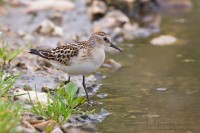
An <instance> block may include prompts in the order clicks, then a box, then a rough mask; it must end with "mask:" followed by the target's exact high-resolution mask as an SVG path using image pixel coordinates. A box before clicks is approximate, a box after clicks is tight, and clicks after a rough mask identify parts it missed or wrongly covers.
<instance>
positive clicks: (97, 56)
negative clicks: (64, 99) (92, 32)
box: [52, 48, 105, 75]
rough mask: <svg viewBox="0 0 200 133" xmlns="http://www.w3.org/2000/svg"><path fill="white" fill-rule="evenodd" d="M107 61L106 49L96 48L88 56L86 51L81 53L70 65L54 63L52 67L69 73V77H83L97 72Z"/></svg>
mask: <svg viewBox="0 0 200 133" xmlns="http://www.w3.org/2000/svg"><path fill="white" fill-rule="evenodd" d="M104 60H105V51H104V49H100V48H94V49H92V50H91V51H90V53H89V54H88V53H87V52H86V51H85V50H82V51H80V53H79V54H78V56H76V57H73V58H72V59H71V64H70V65H63V64H60V63H57V62H54V61H53V62H52V65H54V66H55V67H57V68H58V69H61V70H62V71H64V72H66V73H68V74H69V75H83V74H87V73H91V72H94V71H96V70H97V69H98V68H99V67H100V66H101V65H102V64H103V62H104Z"/></svg>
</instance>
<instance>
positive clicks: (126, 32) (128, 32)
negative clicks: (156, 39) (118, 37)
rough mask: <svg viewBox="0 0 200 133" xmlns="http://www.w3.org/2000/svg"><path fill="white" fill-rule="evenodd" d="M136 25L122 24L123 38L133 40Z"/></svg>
mask: <svg viewBox="0 0 200 133" xmlns="http://www.w3.org/2000/svg"><path fill="white" fill-rule="evenodd" d="M137 28H138V26H137V25H136V24H131V23H126V24H124V26H123V29H122V32H123V36H124V39H126V40H133V39H135V37H136V36H135V34H134V32H135V31H136V30H137Z"/></svg>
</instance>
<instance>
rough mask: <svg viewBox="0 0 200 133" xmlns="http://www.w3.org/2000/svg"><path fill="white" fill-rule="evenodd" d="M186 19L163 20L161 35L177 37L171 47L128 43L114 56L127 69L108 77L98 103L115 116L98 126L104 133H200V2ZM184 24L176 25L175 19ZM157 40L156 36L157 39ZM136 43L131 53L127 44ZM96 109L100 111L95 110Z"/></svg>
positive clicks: (172, 18) (169, 17)
mask: <svg viewBox="0 0 200 133" xmlns="http://www.w3.org/2000/svg"><path fill="white" fill-rule="evenodd" d="M194 2H195V3H194V9H193V10H192V11H191V12H190V13H189V14H186V15H181V16H163V19H162V24H161V34H169V35H173V36H175V37H176V38H177V39H178V41H177V43H175V45H171V46H152V45H151V44H150V43H149V42H150V40H151V39H152V38H153V37H150V38H148V39H138V40H134V41H132V42H126V43H124V44H123V45H121V47H123V48H124V52H123V53H120V54H118V55H114V56H112V55H111V56H110V58H114V59H116V60H117V61H119V62H121V63H122V64H123V65H124V67H123V68H122V69H120V70H119V71H117V72H114V73H108V74H107V78H106V79H105V80H104V81H103V86H102V87H101V89H100V92H99V93H107V94H108V96H107V97H105V98H103V99H99V98H98V101H102V102H103V103H104V104H103V105H102V106H101V107H103V108H105V109H106V110H108V111H109V112H110V113H111V115H110V116H109V117H107V118H106V119H105V120H104V122H102V123H99V124H97V128H98V131H100V132H104V133H109V132H110V133H113V132H118V133H150V132H151V133H163V132H164V133H198V132H199V131H200V127H199V125H200V45H199V44H200V43H199V42H200V41H199V38H200V27H199V20H200V15H199V11H200V2H198V1H197V0H196V1H194ZM181 18H183V19H185V21H186V22H185V23H177V22H175V20H177V19H181ZM155 36H157V35H155ZM130 43H133V44H134V46H133V47H128V46H127V45H126V44H130ZM97 108H98V107H97Z"/></svg>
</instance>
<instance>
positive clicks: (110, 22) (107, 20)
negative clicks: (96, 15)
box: [93, 10, 129, 32]
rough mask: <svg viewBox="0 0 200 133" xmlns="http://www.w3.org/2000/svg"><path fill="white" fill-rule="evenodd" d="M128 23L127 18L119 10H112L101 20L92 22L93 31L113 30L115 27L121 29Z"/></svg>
mask: <svg viewBox="0 0 200 133" xmlns="http://www.w3.org/2000/svg"><path fill="white" fill-rule="evenodd" d="M127 22H129V18H128V17H127V16H126V15H125V14H124V13H122V12H121V11H119V10H112V11H110V12H108V13H107V14H106V15H105V16H104V17H103V18H102V19H100V20H99V21H96V22H94V28H93V31H94V32H96V31H100V30H102V29H103V30H105V31H106V30H107V28H110V29H113V28H115V27H122V26H123V25H124V24H125V23H127Z"/></svg>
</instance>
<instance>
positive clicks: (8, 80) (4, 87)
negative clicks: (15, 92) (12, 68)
mask: <svg viewBox="0 0 200 133" xmlns="http://www.w3.org/2000/svg"><path fill="white" fill-rule="evenodd" d="M19 76H20V74H17V75H12V74H10V73H5V72H4V71H3V70H2V69H1V68H0V97H2V96H4V95H5V94H6V93H7V92H8V90H9V89H10V88H11V87H12V86H13V85H14V84H15V82H16V80H17V79H18V78H19Z"/></svg>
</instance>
